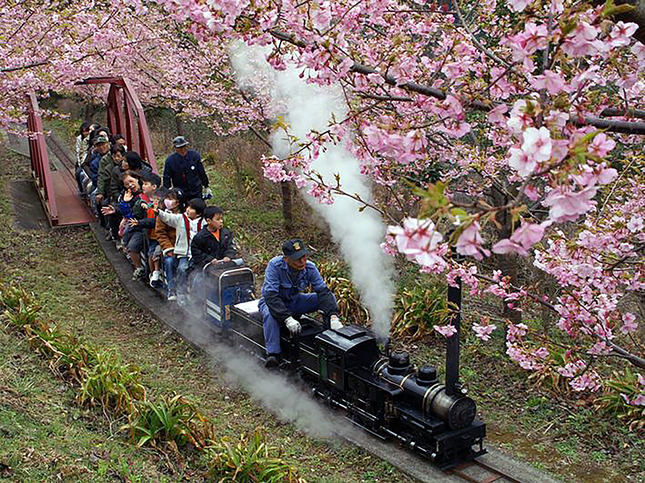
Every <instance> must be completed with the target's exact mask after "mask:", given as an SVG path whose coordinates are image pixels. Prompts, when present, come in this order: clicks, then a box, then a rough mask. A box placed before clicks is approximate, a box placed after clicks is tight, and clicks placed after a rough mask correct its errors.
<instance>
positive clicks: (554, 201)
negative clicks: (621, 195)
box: [542, 187, 597, 223]
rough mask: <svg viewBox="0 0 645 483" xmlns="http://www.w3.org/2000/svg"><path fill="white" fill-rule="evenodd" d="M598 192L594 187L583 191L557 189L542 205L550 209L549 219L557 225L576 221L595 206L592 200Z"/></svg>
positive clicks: (552, 191)
mask: <svg viewBox="0 0 645 483" xmlns="http://www.w3.org/2000/svg"><path fill="white" fill-rule="evenodd" d="M596 191H597V190H596V188H593V187H592V188H585V189H583V190H581V191H571V190H568V189H564V188H555V189H553V190H551V191H550V192H549V194H548V195H547V197H546V199H545V200H544V201H543V202H542V204H543V205H544V206H549V207H550V209H549V218H550V219H551V220H553V221H555V222H556V223H562V222H565V221H574V220H576V219H577V218H578V217H579V216H580V215H583V214H585V213H586V212H588V211H589V210H590V209H591V208H592V207H593V206H594V205H595V202H594V201H593V200H592V198H593V197H594V196H595V195H596Z"/></svg>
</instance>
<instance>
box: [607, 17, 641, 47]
mask: <svg viewBox="0 0 645 483" xmlns="http://www.w3.org/2000/svg"><path fill="white" fill-rule="evenodd" d="M637 30H638V25H637V24H635V23H633V22H628V23H624V22H617V23H616V25H614V28H612V29H611V32H609V38H610V39H611V40H610V43H611V45H612V46H614V47H620V46H623V45H629V42H630V40H631V39H630V37H631V36H632V35H634V32H636V31H637Z"/></svg>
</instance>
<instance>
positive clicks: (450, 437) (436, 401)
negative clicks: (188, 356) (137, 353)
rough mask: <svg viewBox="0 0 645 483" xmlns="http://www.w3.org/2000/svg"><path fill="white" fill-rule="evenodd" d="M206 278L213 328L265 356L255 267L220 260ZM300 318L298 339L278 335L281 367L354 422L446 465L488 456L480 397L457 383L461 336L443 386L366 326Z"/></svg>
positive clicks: (432, 371) (431, 369)
mask: <svg viewBox="0 0 645 483" xmlns="http://www.w3.org/2000/svg"><path fill="white" fill-rule="evenodd" d="M204 275H205V281H206V283H205V286H206V294H205V312H206V316H207V318H208V320H209V321H210V322H211V323H212V326H213V328H214V329H215V330H216V331H217V332H218V333H220V334H221V335H222V336H223V337H228V338H230V340H231V341H232V342H233V343H235V344H238V345H240V346H242V347H244V348H246V349H248V350H250V351H251V352H253V353H254V354H255V355H257V356H258V357H260V358H262V359H264V358H265V348H264V333H263V324H262V318H261V316H260V313H259V310H258V300H257V299H255V298H254V296H253V286H254V276H253V272H252V271H251V270H250V269H249V268H246V267H239V266H236V265H235V264H232V263H226V264H222V263H217V264H210V265H207V266H206V267H205V269H204ZM456 295H458V294H456V292H455V290H454V289H453V290H452V292H449V298H452V299H453V302H458V300H455V296H456ZM456 322H457V324H458V320H457V321H456ZM300 323H301V325H302V332H301V334H300V336H299V337H297V338H295V339H294V338H291V337H290V335H289V333H288V331H286V330H285V331H284V332H283V333H282V335H281V344H282V351H283V352H282V355H283V364H282V367H283V369H285V370H289V371H298V372H299V373H300V375H301V376H302V378H303V379H304V380H305V381H306V382H307V384H308V385H309V386H311V388H312V389H313V392H314V394H315V395H316V396H317V397H320V398H322V399H324V400H325V401H326V402H327V403H328V404H329V405H330V406H332V407H338V408H342V409H343V410H344V411H346V413H347V417H348V418H349V419H350V420H351V421H352V422H354V423H355V424H357V425H359V426H361V427H363V428H364V429H366V430H367V431H369V432H371V433H372V434H375V435H376V436H378V437H380V438H382V439H388V438H390V439H394V440H396V441H398V442H400V443H402V444H404V445H405V446H407V447H409V448H411V449H413V450H415V451H417V452H418V453H420V454H421V455H423V456H424V457H426V458H428V459H429V460H430V461H432V462H433V463H435V464H436V465H437V466H438V467H439V468H441V469H448V468H451V467H454V466H456V465H458V464H460V463H462V462H465V461H469V460H472V459H474V458H476V457H477V456H480V455H483V454H485V453H486V450H485V449H484V446H483V440H484V436H485V434H486V425H485V424H484V423H483V422H481V421H479V420H477V419H475V415H476V406H475V402H474V401H473V400H472V399H471V398H469V397H467V396H465V394H464V393H463V391H462V389H461V386H460V385H459V383H458V358H459V352H458V348H459V345H458V344H459V342H458V339H457V340H456V341H455V340H450V342H449V347H448V357H447V371H446V374H447V376H446V384H440V383H439V381H438V379H437V370H436V368H435V367H433V366H429V365H428V366H421V367H420V368H418V369H417V368H416V367H415V366H413V365H411V364H410V360H409V356H408V354H407V353H405V352H392V353H390V354H385V355H384V354H382V353H381V352H380V351H379V347H378V344H377V338H376V337H375V335H374V334H373V333H372V332H371V331H370V330H368V329H366V328H364V327H360V326H357V325H347V326H345V327H343V328H341V329H339V330H331V329H327V330H325V329H324V327H323V325H322V324H321V323H320V322H319V321H317V320H315V319H313V318H310V317H308V316H303V317H302V318H301V320H300ZM453 323H455V321H453ZM454 338H455V336H453V337H451V338H450V339H454Z"/></svg>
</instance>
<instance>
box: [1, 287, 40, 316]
mask: <svg viewBox="0 0 645 483" xmlns="http://www.w3.org/2000/svg"><path fill="white" fill-rule="evenodd" d="M21 305H24V306H36V300H35V297H34V294H33V293H30V292H27V291H26V290H24V289H22V288H20V287H16V286H13V285H5V284H0V306H1V307H2V308H4V309H5V310H8V311H15V310H18V309H19V308H20V306H21Z"/></svg>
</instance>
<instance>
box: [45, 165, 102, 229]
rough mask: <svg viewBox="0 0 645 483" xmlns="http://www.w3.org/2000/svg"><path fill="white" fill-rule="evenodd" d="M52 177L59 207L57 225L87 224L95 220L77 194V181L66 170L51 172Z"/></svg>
mask: <svg viewBox="0 0 645 483" xmlns="http://www.w3.org/2000/svg"><path fill="white" fill-rule="evenodd" d="M51 179H52V182H53V184H54V193H55V194H56V207H57V208H58V223H57V224H56V226H73V225H86V224H88V223H90V222H91V221H94V217H93V216H92V214H91V213H90V211H89V210H88V208H87V206H86V205H85V203H84V202H83V200H81V199H80V198H79V196H78V194H77V189H76V181H75V180H74V178H73V177H72V174H71V173H70V172H69V171H68V170H66V169H63V170H58V171H52V172H51Z"/></svg>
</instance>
